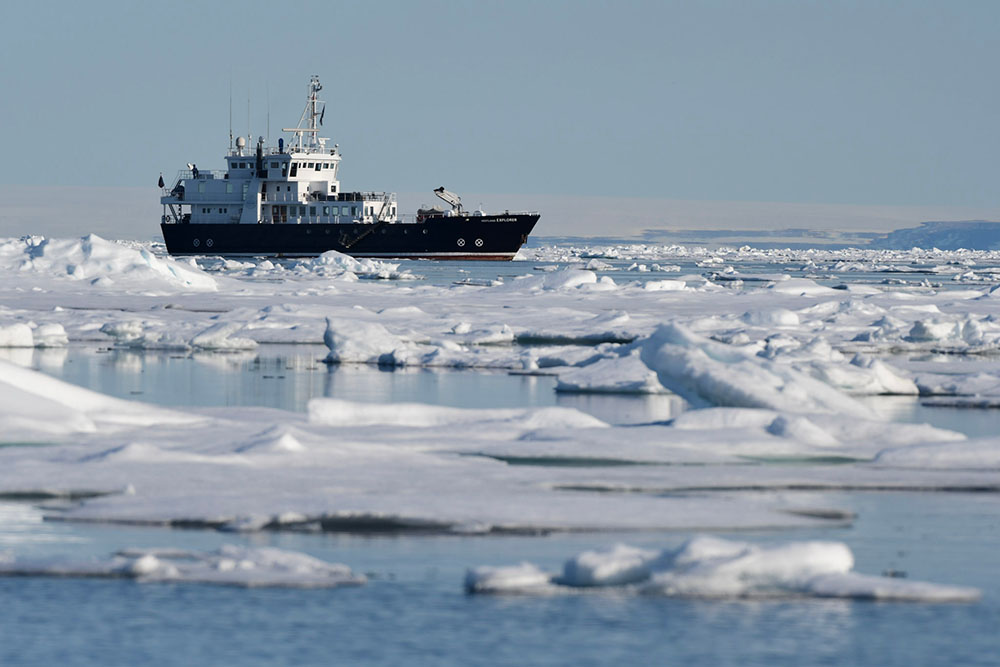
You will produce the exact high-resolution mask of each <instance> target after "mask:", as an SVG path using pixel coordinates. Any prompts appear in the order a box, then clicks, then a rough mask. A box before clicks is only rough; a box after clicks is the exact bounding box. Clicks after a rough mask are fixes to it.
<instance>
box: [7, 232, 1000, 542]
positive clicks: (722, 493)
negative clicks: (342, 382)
mask: <svg viewBox="0 0 1000 667" xmlns="http://www.w3.org/2000/svg"><path fill="white" fill-rule="evenodd" d="M519 257H521V258H524V259H527V261H515V262H513V263H511V264H509V265H504V267H503V270H504V273H505V274H506V275H504V276H503V280H494V279H492V278H491V279H489V280H479V279H478V278H475V279H471V280H470V281H465V282H464V283H463V284H454V283H452V282H447V283H445V284H434V283H433V282H432V281H425V280H420V279H419V277H418V275H416V273H419V270H416V269H415V270H414V272H409V271H407V270H400V268H399V264H396V263H385V262H377V261H373V260H355V259H352V258H348V257H346V256H343V255H338V254H336V253H332V254H331V253H327V254H325V255H323V256H321V257H319V258H316V259H313V260H298V261H289V260H286V261H277V260H274V261H272V260H241V261H234V260H223V259H219V258H202V259H201V260H198V261H195V260H175V259H172V258H170V257H167V256H165V255H163V254H162V248H160V247H159V246H157V247H152V246H150V245H149V244H134V243H133V244H121V243H115V242H109V241H105V240H103V239H100V238H98V237H95V236H88V237H84V238H82V239H42V238H26V239H6V240H2V241H0V348H2V349H0V358H2V359H5V360H7V361H0V427H2V430H0V439H2V440H3V442H4V443H5V444H8V445H18V446H6V447H0V494H8V495H9V496H11V495H18V494H21V495H24V494H27V495H29V496H30V495H31V494H36V495H39V496H46V495H52V496H68V497H84V496H87V497H88V499H87V500H85V501H82V502H79V503H77V504H74V505H72V506H70V507H69V508H67V509H65V510H63V511H61V512H60V513H59V515H60V517H62V518H65V519H81V520H82V519H86V520H105V521H133V522H151V523H163V524H171V523H185V525H190V524H200V525H205V526H213V527H220V528H226V529H232V530H259V529H262V528H264V527H270V528H282V527H296V528H303V527H307V528H311V529H319V530H350V529H363V527H364V526H372V525H381V526H384V527H392V528H394V529H400V530H438V531H461V532H485V531H522V530H524V531H550V530H581V529H593V530H613V529H622V528H637V529H689V530H699V529H706V530H722V529H730V528H754V527H771V528H773V527H781V526H800V525H814V524H816V523H817V522H819V523H822V522H823V521H824V519H821V518H818V517H821V516H835V517H841V519H840V520H848V519H845V518H847V517H849V512H847V511H842V509H843V508H839V507H837V506H836V503H835V502H833V501H830V500H829V499H824V498H822V497H810V498H809V500H808V502H804V501H803V498H804V496H794V495H793V496H790V495H788V494H787V492H789V491H796V490H803V489H809V490H820V491H822V490H837V489H910V490H920V489H924V490H934V489H992V488H1000V477H998V473H997V469H996V461H997V457H998V455H997V451H1000V438H992V437H991V438H981V439H977V440H967V439H966V438H965V437H964V436H962V435H961V434H958V433H954V432H951V431H946V430H943V429H938V428H933V427H930V426H927V425H921V424H894V423H889V422H886V421H884V420H882V419H880V418H879V417H878V416H877V415H876V414H875V413H874V412H873V410H872V409H871V408H869V407H868V406H867V404H866V403H864V402H863V401H862V400H859V397H862V396H866V395H872V394H901V395H915V394H917V393H920V394H924V395H930V394H933V395H935V396H939V397H940V396H945V395H950V394H963V396H962V397H961V398H964V399H970V400H971V399H975V400H980V401H990V400H993V399H994V398H996V397H997V394H1000V374H998V371H997V369H996V368H995V367H993V366H989V365H988V364H986V363H985V362H980V361H977V360H980V359H987V358H988V357H987V356H986V355H987V354H989V353H991V352H995V351H997V350H1000V299H998V298H997V296H996V294H997V293H996V291H995V289H994V288H993V286H992V285H991V284H990V283H989V282H983V281H975V282H968V281H951V280H949V281H947V282H948V285H947V287H941V286H938V287H935V286H934V285H933V284H930V283H926V282H925V281H926V280H927V276H931V277H935V279H939V278H941V277H948V278H950V277H951V276H953V275H964V274H965V273H967V272H969V271H974V272H976V274H977V275H979V276H1000V273H997V272H995V271H993V269H995V268H996V267H998V266H1000V253H970V252H968V251H949V252H943V251H917V250H914V251H889V250H880V251H875V250H866V251H859V250H842V251H831V250H816V251H790V250H786V251H762V250H754V249H751V248H740V249H734V248H720V249H706V248H688V247H680V246H658V245H633V246H625V245H622V246H607V247H590V248H571V247H559V248H543V249H524V250H522V252H521V254H519ZM555 262H558V263H560V264H559V265H556V266H545V268H544V269H537V268H536V267H537V266H539V265H540V264H546V263H549V264H551V263H555ZM633 265H635V266H634V267H633ZM640 265H642V266H645V267H646V268H647V269H648V270H646V271H643V270H641V269H640V268H639V267H640ZM726 267H731V269H732V270H729V269H727V268H726ZM550 269H551V270H550ZM609 273H613V275H608V274H609ZM510 274H513V275H510ZM716 274H717V275H718V276H726V277H728V278H732V277H734V276H736V277H739V276H742V278H740V279H739V280H720V279H718V277H713V276H715V275H716ZM911 274H912V275H915V276H917V279H916V280H917V281H918V282H905V280H906V277H908V276H910V275H911ZM754 275H758V276H760V275H763V276H765V277H767V280H749V278H750V277H751V276H754ZM888 275H892V276H894V277H900V276H902V278H899V279H900V280H904V282H900V283H883V282H882V280H883V279H884V277H885V276H888ZM821 276H842V277H843V276H846V277H847V278H848V279H844V280H846V283H845V284H842V285H838V284H837V281H838V280H841V278H835V279H826V278H821ZM363 278H379V279H378V280H366V279H363ZM383 278H388V280H384V279H383ZM473 278H474V277H473ZM646 278H648V280H646ZM894 279H895V278H894ZM740 282H741V283H742V285H737V284H736V283H740ZM824 282H826V283H828V284H822V283H824ZM473 283H479V284H473ZM831 285H832V286H831ZM272 343H311V344H322V343H325V345H326V347H327V349H328V356H327V361H328V362H330V363H341V364H343V363H366V364H381V365H386V364H388V365H393V366H406V367H454V368H493V369H505V370H508V371H511V372H516V373H525V372H527V373H537V372H544V373H550V374H554V375H557V376H558V389H559V391H562V392H604V393H633V394H636V393H638V394H643V393H645V394H649V393H659V394H663V393H667V392H673V393H674V394H676V395H677V400H678V401H679V402H681V403H683V404H684V405H685V409H686V411H684V412H682V413H681V414H680V415H679V416H676V418H675V419H673V420H672V421H670V422H665V421H660V422H657V423H653V424H640V425H630V426H623V425H621V424H616V423H614V422H615V420H614V419H606V420H603V421H601V420H597V419H595V418H594V417H591V416H589V415H586V414H584V413H582V412H578V411H575V410H569V409H557V410H553V409H519V410H459V409H449V408H437V407H432V406H425V405H419V404H411V405H391V406H372V405H367V404H364V403H360V402H356V401H350V400H334V399H324V400H316V401H314V402H313V403H312V404H310V407H309V411H308V414H301V413H291V412H285V411H280V410H269V409H261V408H239V407H233V408H226V409H216V410H206V409H199V408H197V407H196V406H191V407H186V408H175V409H170V410H167V409H163V408H159V407H154V406H151V405H145V404H142V403H138V402H132V401H122V400H117V399H112V398H110V397H107V396H102V395H100V394H96V393H95V392H90V391H87V390H84V389H81V388H78V387H71V386H69V385H66V384H64V383H61V382H59V381H56V380H53V379H52V378H49V377H46V376H44V375H42V374H40V373H37V372H35V371H31V370H28V369H27V368H25V366H26V365H31V363H32V360H33V359H35V358H36V356H35V355H37V354H39V353H38V352H37V351H35V352H33V348H44V349H49V350H52V349H55V350H58V349H59V346H65V345H67V344H68V345H91V346H109V345H115V346H118V347H123V348H130V349H139V350H142V349H168V350H175V351H177V352H178V353H180V354H195V353H197V354H208V355H213V354H214V355H219V354H220V353H228V354H236V353H237V351H244V352H246V351H250V352H249V354H253V351H252V350H253V349H254V348H255V346H257V345H260V344H272ZM4 346H8V347H4ZM18 346H24V347H18ZM25 352H27V354H25ZM938 353H947V355H938ZM908 355H910V356H912V355H937V356H935V358H936V359H939V361H938V362H936V365H934V366H933V367H931V366H928V365H926V364H925V365H924V366H920V365H919V363H918V362H915V361H913V360H912V359H911V358H910V356H908ZM958 359H962V360H965V361H963V362H962V363H959V362H957V361H956V360H958ZM969 360H972V361H969ZM51 363H56V364H58V363H61V362H60V361H59V358H58V357H53V358H52V359H51ZM342 398H343V397H342ZM24 443H44V444H46V446H45V447H27V446H21V445H23V444H24ZM788 462H792V463H794V465H787V464H786V463H788ZM830 462H836V463H837V465H831V464H830ZM524 463H527V465H524ZM247 489H253V493H252V494H248V493H247ZM123 490H130V491H129V493H124V492H123ZM692 491H697V494H691V493H690V492H692ZM598 492H601V493H598ZM673 492H680V494H679V495H678V494H677V493H673ZM19 497H20V496H19Z"/></svg>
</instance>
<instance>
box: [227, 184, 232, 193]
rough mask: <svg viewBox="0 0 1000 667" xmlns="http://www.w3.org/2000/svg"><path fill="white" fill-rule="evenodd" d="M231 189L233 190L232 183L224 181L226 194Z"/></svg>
mask: <svg viewBox="0 0 1000 667" xmlns="http://www.w3.org/2000/svg"><path fill="white" fill-rule="evenodd" d="M232 191H233V184H232V183H226V194H229V193H231V192H232Z"/></svg>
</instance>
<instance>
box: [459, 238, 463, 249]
mask: <svg viewBox="0 0 1000 667" xmlns="http://www.w3.org/2000/svg"><path fill="white" fill-rule="evenodd" d="M458 247H459V248H464V247H465V239H459V240H458Z"/></svg>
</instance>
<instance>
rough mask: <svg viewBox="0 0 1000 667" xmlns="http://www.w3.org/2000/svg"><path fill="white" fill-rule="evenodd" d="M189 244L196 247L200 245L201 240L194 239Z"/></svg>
mask: <svg viewBox="0 0 1000 667" xmlns="http://www.w3.org/2000/svg"><path fill="white" fill-rule="evenodd" d="M191 245H193V246H194V247H195V248H197V247H198V246H200V245H201V241H200V240H199V239H195V240H194V241H192V242H191Z"/></svg>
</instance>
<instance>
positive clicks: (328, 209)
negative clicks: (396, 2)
mask: <svg viewBox="0 0 1000 667" xmlns="http://www.w3.org/2000/svg"><path fill="white" fill-rule="evenodd" d="M323 215H330V207H329V206H324V207H323Z"/></svg>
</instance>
